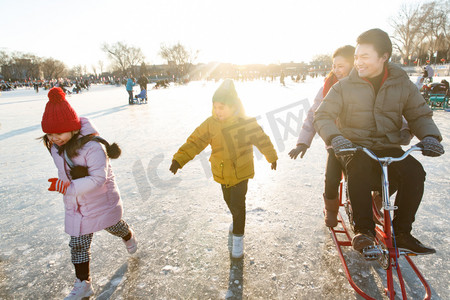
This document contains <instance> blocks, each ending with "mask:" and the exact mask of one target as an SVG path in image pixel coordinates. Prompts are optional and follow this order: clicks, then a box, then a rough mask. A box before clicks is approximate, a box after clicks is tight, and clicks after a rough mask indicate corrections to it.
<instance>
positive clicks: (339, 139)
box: [331, 135, 355, 156]
mask: <svg viewBox="0 0 450 300" xmlns="http://www.w3.org/2000/svg"><path fill="white" fill-rule="evenodd" d="M331 147H332V148H333V150H334V154H335V155H336V156H345V155H348V154H350V153H349V152H348V151H342V150H345V149H349V148H354V147H355V146H354V145H353V143H352V142H350V141H349V140H348V139H346V138H345V137H343V136H342V135H338V136H335V137H334V138H333V139H332V140H331ZM351 153H353V152H351Z"/></svg>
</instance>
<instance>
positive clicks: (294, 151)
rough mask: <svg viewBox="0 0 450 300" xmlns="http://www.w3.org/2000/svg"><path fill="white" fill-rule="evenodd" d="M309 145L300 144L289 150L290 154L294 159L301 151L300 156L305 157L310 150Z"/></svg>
mask: <svg viewBox="0 0 450 300" xmlns="http://www.w3.org/2000/svg"><path fill="white" fill-rule="evenodd" d="M308 148H309V147H308V145H306V144H298V145H297V148H294V149H292V150H291V152H289V156H290V157H291V158H292V159H297V156H298V155H299V154H300V153H301V155H300V158H303V156H304V155H305V153H306V150H308Z"/></svg>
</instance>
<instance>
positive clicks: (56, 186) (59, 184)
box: [48, 178, 70, 195]
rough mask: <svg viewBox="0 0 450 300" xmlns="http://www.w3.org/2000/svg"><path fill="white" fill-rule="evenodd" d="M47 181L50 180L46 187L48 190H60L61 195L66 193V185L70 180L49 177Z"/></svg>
mask: <svg viewBox="0 0 450 300" xmlns="http://www.w3.org/2000/svg"><path fill="white" fill-rule="evenodd" d="M48 182H51V184H50V187H49V188H48V190H49V191H52V192H53V191H55V192H60V193H61V194H63V195H65V194H66V191H67V187H68V186H69V185H70V182H64V181H62V180H61V179H58V178H50V179H49V180H48Z"/></svg>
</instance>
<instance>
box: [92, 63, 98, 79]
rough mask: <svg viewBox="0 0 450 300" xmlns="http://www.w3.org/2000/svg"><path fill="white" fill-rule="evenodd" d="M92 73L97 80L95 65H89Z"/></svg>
mask: <svg viewBox="0 0 450 300" xmlns="http://www.w3.org/2000/svg"><path fill="white" fill-rule="evenodd" d="M91 68H92V73H94V76H95V78H97V67H96V66H95V65H91Z"/></svg>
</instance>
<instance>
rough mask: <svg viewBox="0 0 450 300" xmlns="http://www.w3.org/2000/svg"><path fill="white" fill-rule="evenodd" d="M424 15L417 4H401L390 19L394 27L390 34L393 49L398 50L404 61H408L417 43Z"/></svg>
mask: <svg viewBox="0 0 450 300" xmlns="http://www.w3.org/2000/svg"><path fill="white" fill-rule="evenodd" d="M424 21H425V15H424V14H423V13H422V12H421V7H420V6H419V5H418V4H403V5H402V6H401V8H400V11H399V12H398V14H397V15H396V16H395V17H392V18H391V19H390V25H391V26H392V27H393V28H394V34H393V36H392V39H393V42H394V43H393V46H394V49H396V50H398V52H400V55H401V57H402V58H403V60H404V61H409V59H410V58H412V55H414V54H418V53H414V51H415V49H416V48H417V45H418V44H419V35H420V33H421V31H422V26H423V22H424Z"/></svg>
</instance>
